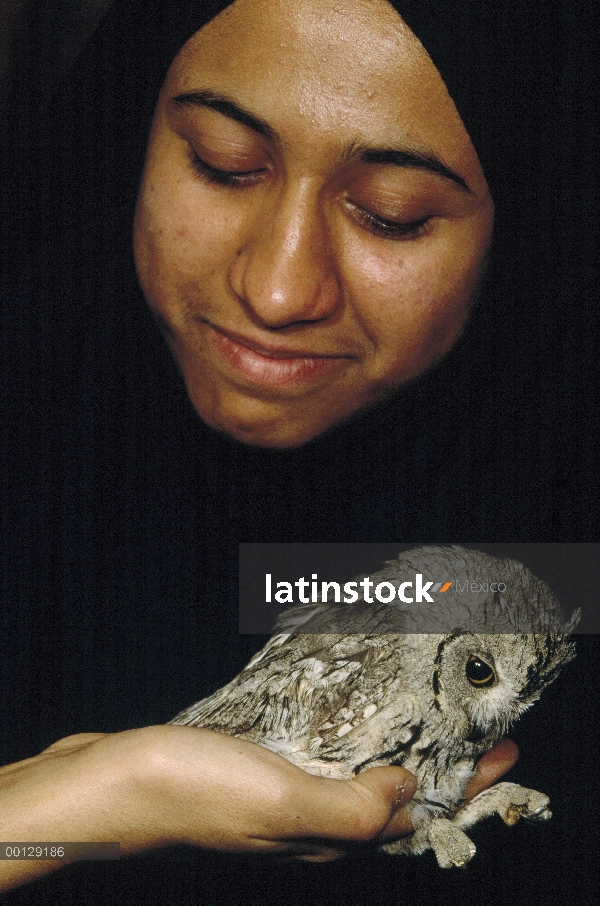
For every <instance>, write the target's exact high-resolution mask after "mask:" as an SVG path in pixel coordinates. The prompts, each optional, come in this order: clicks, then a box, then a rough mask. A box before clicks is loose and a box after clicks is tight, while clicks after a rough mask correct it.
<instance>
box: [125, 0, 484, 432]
mask: <svg viewBox="0 0 600 906" xmlns="http://www.w3.org/2000/svg"><path fill="white" fill-rule="evenodd" d="M492 219H493V204H492V200H491V198H490V195H489V192H488V188H487V184H486V181H485V178H484V175H483V173H482V170H481V167H480V164H479V161H478V158H477V155H476V153H475V151H474V149H473V147H472V145H471V142H470V140H469V137H468V135H467V133H466V131H465V128H464V126H463V124H462V121H461V120H460V118H459V116H458V113H457V112H456V108H455V107H454V104H453V102H452V100H451V99H450V97H449V95H448V93H447V91H446V88H445V86H444V83H443V82H442V80H441V77H440V76H439V74H438V72H437V70H436V69H435V67H434V66H433V64H432V62H431V60H430V59H429V57H428V56H427V54H426V53H425V51H424V50H423V48H422V46H421V45H420V44H419V42H418V41H417V40H416V38H415V37H414V35H413V34H412V32H410V31H409V30H408V28H407V27H406V26H405V25H404V23H403V22H402V20H401V19H400V18H399V16H398V15H397V13H396V12H395V11H394V10H393V8H392V7H391V6H389V5H388V4H387V3H386V2H385V0H308V2H306V0H302V2H300V0H237V2H236V3H234V4H233V5H232V6H230V7H228V8H227V9H226V10H225V11H224V12H223V13H221V14H220V15H219V16H218V17H217V18H216V19H214V20H213V21H212V22H210V23H209V24H208V25H207V26H205V27H204V28H203V29H202V30H201V31H199V32H198V33H197V34H196V35H194V37H193V38H192V39H191V40H190V41H188V43H187V44H186V45H185V47H184V48H183V50H182V51H181V52H180V53H179V55H178V56H177V58H176V59H175V61H174V63H173V65H172V66H171V69H170V72H169V75H168V77H167V80H166V83H165V85H164V87H163V90H162V93H161V96H160V99H159V103H158V107H157V111H156V115H155V120H154V125H153V129H152V135H151V139H150V145H149V149H148V156H147V162H146V167H145V172H144V176H143V181H142V186H141V190H140V196H139V201H138V210H137V214H136V228H135V248H136V260H137V267H138V272H139V276H140V280H141V284H142V288H143V290H144V292H145V295H146V297H147V299H148V302H149V303H150V305H151V307H152V308H153V310H154V311H155V312H156V313H157V315H158V316H159V318H160V320H161V321H162V323H163V324H164V329H165V333H166V335H167V337H168V340H169V343H170V345H171V347H172V350H173V352H174V354H175V356H176V357H177V360H178V362H179V364H180V367H181V370H182V372H183V375H184V378H185V381H186V385H187V389H188V392H189V395H190V398H191V400H192V403H193V405H194V407H195V408H196V410H197V412H198V414H199V415H200V416H201V417H202V418H203V419H204V420H205V421H206V422H207V423H208V424H210V425H212V426H214V427H215V428H217V429H220V430H222V431H225V432H227V433H228V434H230V435H231V436H233V437H235V438H237V439H238V440H241V441H244V442H246V443H250V444H260V445H263V446H272V447H294V446H297V445H299V444H302V443H305V442H307V441H309V440H311V439H312V438H314V437H315V436H317V435H318V434H320V433H321V432H322V431H324V430H326V429H327V428H329V427H330V426H331V425H334V424H336V423H337V422H339V421H341V420H343V419H345V418H347V417H348V416H350V415H352V414H353V413H355V412H357V411H358V410H360V409H363V408H364V407H368V406H371V405H373V404H375V403H377V402H379V401H381V400H382V399H384V398H386V397H387V396H389V395H390V394H391V393H393V392H394V391H395V390H396V389H397V388H398V387H399V386H400V385H402V384H404V383H405V382H406V381H409V380H410V379H411V378H414V377H416V376H417V375H418V374H420V373H421V372H423V371H424V370H425V369H427V368H428V367H429V366H430V365H431V364H432V363H434V362H435V361H437V360H438V359H439V358H440V357H441V356H443V355H444V353H445V352H447V350H448V349H450V347H451V346H452V344H453V343H454V341H455V340H456V338H457V337H458V336H459V334H460V333H461V330H462V328H463V326H464V324H465V320H466V318H467V316H468V312H469V302H470V299H471V298H472V296H473V293H474V290H475V288H476V286H477V282H478V279H479V278H480V276H481V270H482V264H483V260H484V257H485V254H486V250H487V248H488V245H489V240H490V236H491V230H492Z"/></svg>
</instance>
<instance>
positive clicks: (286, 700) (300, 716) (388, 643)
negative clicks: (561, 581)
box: [171, 546, 579, 868]
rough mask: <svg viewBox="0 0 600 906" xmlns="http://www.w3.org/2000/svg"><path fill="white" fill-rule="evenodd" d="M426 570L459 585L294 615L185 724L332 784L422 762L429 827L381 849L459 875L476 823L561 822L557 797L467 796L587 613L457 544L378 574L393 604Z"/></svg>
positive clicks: (500, 790)
mask: <svg viewBox="0 0 600 906" xmlns="http://www.w3.org/2000/svg"><path fill="white" fill-rule="evenodd" d="M417 573H419V574H420V576H421V579H423V577H425V578H427V577H434V578H438V577H439V578H444V579H448V577H450V578H451V579H452V583H451V585H450V588H449V589H448V590H447V591H446V592H445V593H444V594H439V593H438V594H437V595H434V596H432V595H425V596H424V598H425V600H424V601H423V602H421V603H419V604H411V606H406V605H405V604H403V603H402V601H401V600H400V599H399V598H398V597H397V598H395V599H394V600H393V601H386V602H383V603H382V602H381V601H380V600H375V599H374V600H372V601H371V602H369V601H368V600H366V598H367V597H368V596H369V594H368V589H365V591H364V593H363V595H362V597H359V598H358V600H357V601H356V602H354V603H352V604H343V603H339V602H338V603H333V604H332V603H314V604H312V603H311V604H304V605H301V606H298V607H294V608H291V609H290V610H288V611H286V612H285V613H284V614H283V615H282V616H281V617H280V620H279V624H278V627H276V628H277V629H279V630H280V631H279V632H278V633H277V634H276V635H274V636H273V637H272V638H271V639H270V640H269V642H268V643H267V644H266V645H265V647H264V648H263V649H262V650H261V651H259V652H258V654H256V655H255V656H254V657H253V658H252V660H251V661H250V663H249V664H248V666H247V667H246V668H245V669H244V670H242V672H241V673H240V674H239V675H238V676H236V677H235V679H233V680H232V681H231V682H230V683H229V684H228V685H226V686H225V687H223V688H222V689H220V690H219V691H218V692H216V693H215V694H214V695H212V696H210V697H209V698H207V699H204V700H203V701H200V702H198V703H197V704H195V705H192V706H191V707H190V708H187V709H186V710H185V711H183V712H182V713H181V714H179V715H178V716H177V717H176V718H175V719H174V720H173V721H171V723H175V724H187V725H191V726H199V727H206V728H209V729H212V730H217V731H220V732H223V733H228V734H231V735H234V736H240V737H244V738H245V739H248V740H251V741H253V742H255V743H258V744H259V745H262V746H264V747H266V748H268V749H270V750H271V751H273V752H277V753H279V754H280V755H282V756H283V757H284V758H287V759H288V760H289V761H291V762H292V763H293V764H295V765H297V766H298V767H300V768H303V769H304V770H305V771H308V772H309V773H311V774H318V775H322V776H325V777H334V778H351V777H353V776H355V775H356V774H357V773H359V772H360V771H364V770H366V769H367V768H372V767H376V766H380V765H390V764H391V765H401V766H402V767H404V768H407V769H408V770H410V771H412V773H413V774H414V775H415V777H416V778H417V782H418V787H417V791H416V794H415V796H414V798H413V799H412V801H411V802H410V803H409V805H408V807H407V808H408V811H409V813H410V817H411V821H412V823H413V826H414V833H412V834H411V835H410V836H407V837H404V838H403V839H401V840H399V841H398V842H395V843H391V844H388V845H385V846H383V847H382V848H383V849H384V850H385V851H387V852H389V853H408V854H415V855H416V854H419V853H422V852H425V851H426V850H427V849H429V848H431V849H433V850H434V852H435V855H436V858H437V861H438V864H439V865H440V866H441V867H442V868H449V867H452V866H463V865H466V864H467V862H469V861H470V860H471V859H472V857H473V855H474V854H475V846H474V844H473V842H472V841H471V840H470V838H469V837H468V836H467V834H466V833H465V829H467V828H469V827H470V826H472V825H473V824H475V823H476V822H477V821H479V820H480V819H482V818H484V817H486V816H488V815H492V814H494V813H498V814H499V815H500V817H501V818H502V819H503V820H504V821H505V822H506V824H509V825H512V824H515V823H516V821H517V820H518V819H519V817H521V816H523V817H525V818H528V819H535V820H542V821H545V820H547V819H548V818H550V816H551V812H550V811H549V809H548V804H549V800H548V797H547V796H545V795H544V794H543V793H539V792H536V791H535V790H529V789H525V788H524V787H522V786H519V785H518V784H515V783H506V782H502V783H497V784H495V785H494V786H492V787H490V788H488V789H487V790H484V791H483V792H481V793H479V795H477V796H476V797H475V798H474V799H472V800H471V801H470V802H468V803H465V801H464V792H465V787H466V785H467V782H468V781H469V779H470V778H471V777H472V776H473V773H474V770H475V765H476V763H477V761H478V759H479V758H480V757H481V756H482V755H483V753H484V752H487V751H488V749H491V748H492V746H494V745H495V744H496V743H497V742H498V741H499V740H500V739H501V738H502V737H503V736H504V735H505V734H506V733H507V731H508V729H509V728H510V727H511V725H512V724H513V723H514V722H515V721H516V720H517V719H518V718H519V717H520V715H521V714H523V713H524V712H525V711H526V710H527V709H528V708H529V707H530V706H531V705H532V704H533V703H534V702H535V701H536V700H537V699H538V698H539V696H540V694H541V692H542V691H543V689H545V688H546V686H548V685H549V684H550V683H551V682H552V681H553V680H554V679H555V678H556V677H557V675H558V673H559V672H560V670H561V668H562V667H563V666H564V665H565V664H566V663H568V662H569V661H570V660H571V659H572V658H573V657H574V654H575V652H574V645H573V643H572V642H571V641H569V639H568V636H569V633H570V632H571V631H572V629H573V628H574V626H575V625H576V622H577V620H578V617H579V614H578V612H577V613H575V614H574V615H573V617H572V618H571V620H570V621H569V622H568V623H565V622H564V621H563V618H562V615H561V611H560V607H559V605H558V603H557V601H556V599H555V598H554V596H553V595H552V592H551V591H550V589H549V588H548V586H547V585H546V584H545V583H543V582H542V581H541V580H539V579H537V578H536V577H535V576H533V575H532V573H531V572H529V570H527V569H526V568H525V567H524V566H523V565H522V564H521V563H518V562H517V561H514V560H498V559H496V558H494V557H491V556H489V555H488V554H484V553H482V552H480V551H472V550H466V549H464V548H461V547H458V546H450V547H423V548H417V549H413V550H410V551H407V552H405V553H403V554H401V555H400V556H399V557H398V558H397V559H396V560H391V561H388V562H387V564H386V567H385V568H384V569H383V570H382V571H381V572H379V573H377V574H376V575H373V576H371V579H372V582H373V583H374V585H376V584H377V583H378V582H382V583H386V585H385V590H386V597H389V596H390V594H391V591H390V588H391V587H393V588H395V589H399V588H400V586H401V585H402V583H403V582H405V579H406V577H407V576H412V575H416V574H417ZM360 578H361V577H359V579H360ZM492 580H493V581H492ZM465 583H466V584H465ZM449 584H450V583H449V582H445V583H444V585H443V586H442V588H445V587H446V586H447V585H449ZM437 585H438V586H439V585H440V583H437ZM430 587H431V586H430ZM382 596H383V595H382ZM404 597H405V598H407V597H408V596H407V595H406V594H405V595H404ZM427 597H429V598H430V599H432V600H433V603H431V600H430V601H429V602H428V601H427V600H426V598H427ZM332 627H333V628H335V629H336V630H337V631H331V630H332ZM436 630H437V631H436Z"/></svg>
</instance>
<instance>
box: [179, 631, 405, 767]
mask: <svg viewBox="0 0 600 906" xmlns="http://www.w3.org/2000/svg"><path fill="white" fill-rule="evenodd" d="M397 640H398V637H394V636H360V635H349V636H348V635H345V636H339V635H301V636H287V635H281V636H276V637H274V638H273V639H271V640H270V641H269V642H268V644H267V645H266V646H265V648H263V649H262V650H261V651H260V652H259V653H258V654H257V655H256V656H255V657H254V658H253V660H252V661H251V662H250V664H249V665H248V666H247V667H246V668H245V670H243V671H242V672H241V673H240V674H239V675H238V676H237V677H236V678H235V679H234V680H232V682H231V683H229V684H228V685H227V686H225V687H224V688H223V689H220V690H219V691H218V692H217V693H215V695H213V696H211V697H210V698H208V699H205V700H204V701H203V702H199V703H198V704H197V705H193V706H192V707H191V708H188V709H187V710H186V711H184V712H182V714H180V715H178V717H177V718H175V720H174V721H172V722H173V723H185V724H189V725H194V726H203V727H207V728H209V729H213V730H220V731H222V732H225V733H230V734H233V735H236V736H245V737H246V738H248V739H251V740H252V741H254V742H259V743H261V744H262V745H266V746H267V747H268V748H270V749H272V750H273V751H276V752H279V753H280V754H282V755H284V756H285V757H286V758H289V760H291V761H293V762H294V763H296V764H299V765H300V766H301V767H304V768H305V769H306V770H311V771H313V772H315V773H329V774H331V775H332V776H349V775H351V774H353V773H355V772H356V771H357V770H358V769H360V768H364V767H366V766H367V765H368V766H371V765H372V764H375V763H377V764H389V763H390V762H392V761H394V760H395V759H396V760H398V763H400V762H401V757H402V752H403V751H404V749H405V748H406V746H407V745H409V744H410V742H411V741H412V739H413V738H414V735H415V732H416V730H417V728H418V727H419V725H420V722H421V715H420V711H419V708H418V706H417V704H416V701H415V700H414V699H413V697H412V696H411V695H409V694H407V692H406V690H405V688H404V686H403V682H402V676H401V671H400V669H399V668H400V662H399V661H400V655H399V649H400V646H399V645H398V644H397ZM394 642H396V644H394ZM382 758H383V760H382Z"/></svg>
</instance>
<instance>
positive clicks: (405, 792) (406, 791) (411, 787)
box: [395, 777, 417, 809]
mask: <svg viewBox="0 0 600 906" xmlns="http://www.w3.org/2000/svg"><path fill="white" fill-rule="evenodd" d="M416 790H417V782H416V780H415V779H414V777H407V778H406V780H405V781H404V783H403V784H402V785H401V786H399V787H398V795H397V797H396V805H395V808H397V809H398V808H402V806H403V805H406V803H407V802H410V800H411V799H412V797H413V796H414V795H415V792H416Z"/></svg>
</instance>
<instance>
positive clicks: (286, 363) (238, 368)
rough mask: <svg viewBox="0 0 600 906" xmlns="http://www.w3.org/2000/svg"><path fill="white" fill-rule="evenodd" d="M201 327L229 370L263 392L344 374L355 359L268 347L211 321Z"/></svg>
mask: <svg viewBox="0 0 600 906" xmlns="http://www.w3.org/2000/svg"><path fill="white" fill-rule="evenodd" d="M201 323H202V325H203V326H205V328H206V332H207V335H208V339H209V343H210V346H211V348H212V349H213V350H214V352H215V353H216V355H217V357H218V358H219V360H220V362H221V363H223V364H224V366H225V368H226V370H227V371H228V372H231V373H233V374H234V375H235V376H236V377H237V378H238V379H239V378H241V379H242V380H243V381H244V382H245V383H249V384H253V385H256V386H260V387H264V388H269V387H271V388H285V387H302V386H303V385H310V384H311V383H314V382H318V381H319V380H321V379H323V378H327V377H329V376H331V375H332V374H335V373H336V372H338V371H340V370H342V369H343V368H345V367H347V365H348V363H349V362H350V361H351V360H353V359H355V358H356V356H355V355H352V354H347V353H335V352H334V353H329V352H325V353H323V352H316V351H313V350H307V349H296V348H294V347H289V346H277V345H273V346H270V345H265V344H263V343H259V342H257V341H256V340H254V339H252V338H249V337H244V336H241V335H239V334H236V333H232V332H230V331H225V330H223V329H222V328H221V327H216V326H214V325H213V324H210V323H209V322H208V321H202V322H201Z"/></svg>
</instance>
